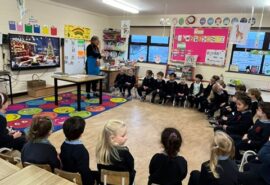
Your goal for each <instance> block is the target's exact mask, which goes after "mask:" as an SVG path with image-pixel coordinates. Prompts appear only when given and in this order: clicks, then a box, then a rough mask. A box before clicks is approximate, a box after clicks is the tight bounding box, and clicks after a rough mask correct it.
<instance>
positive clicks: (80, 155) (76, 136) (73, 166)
mask: <svg viewBox="0 0 270 185" xmlns="http://www.w3.org/2000/svg"><path fill="white" fill-rule="evenodd" d="M84 128H85V121H84V119H82V118H81V117H77V116H76V117H71V118H69V119H67V120H66V121H65V122H64V125H63V131H64V134H65V136H66V140H65V141H64V142H63V144H62V146H61V153H60V158H61V161H62V166H63V170H65V171H68V172H73V173H76V172H78V173H80V174H81V177H82V182H83V185H94V174H93V172H92V171H91V170H90V168H89V161H90V159H89V153H88V151H87V149H86V148H85V146H84V145H83V143H82V142H81V141H80V137H81V135H82V134H83V132H84Z"/></svg>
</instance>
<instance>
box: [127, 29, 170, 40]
mask: <svg viewBox="0 0 270 185" xmlns="http://www.w3.org/2000/svg"><path fill="white" fill-rule="evenodd" d="M170 31H171V27H163V26H149V27H148V26H132V27H131V28H130V33H131V35H147V36H153V35H156V36H168V37H169V36H170Z"/></svg>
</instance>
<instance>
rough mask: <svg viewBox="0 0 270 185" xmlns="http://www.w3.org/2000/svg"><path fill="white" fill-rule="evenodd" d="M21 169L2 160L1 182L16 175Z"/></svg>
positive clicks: (0, 166) (0, 164)
mask: <svg viewBox="0 0 270 185" xmlns="http://www.w3.org/2000/svg"><path fill="white" fill-rule="evenodd" d="M19 170H20V168H19V167H17V166H15V165H13V164H11V163H9V162H7V161H5V160H3V159H1V158H0V180H2V179H4V178H6V177H8V176H10V175H12V174H14V173H16V172H17V171H19Z"/></svg>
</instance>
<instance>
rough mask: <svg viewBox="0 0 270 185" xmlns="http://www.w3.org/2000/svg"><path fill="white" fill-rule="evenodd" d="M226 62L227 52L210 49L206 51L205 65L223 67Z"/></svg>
mask: <svg viewBox="0 0 270 185" xmlns="http://www.w3.org/2000/svg"><path fill="white" fill-rule="evenodd" d="M225 61H226V51H225V50H213V49H208V50H207V51H206V57H205V63H206V64H210V65H217V66H223V65H224V64H225Z"/></svg>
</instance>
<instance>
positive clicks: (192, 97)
mask: <svg viewBox="0 0 270 185" xmlns="http://www.w3.org/2000/svg"><path fill="white" fill-rule="evenodd" d="M202 79H203V76H202V75H201V74H197V75H196V76H195V82H193V83H192V84H191V86H190V89H189V95H188V101H189V103H190V107H191V108H193V107H194V104H195V107H196V108H198V107H199V98H200V96H201V95H202V93H203V84H202Z"/></svg>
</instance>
